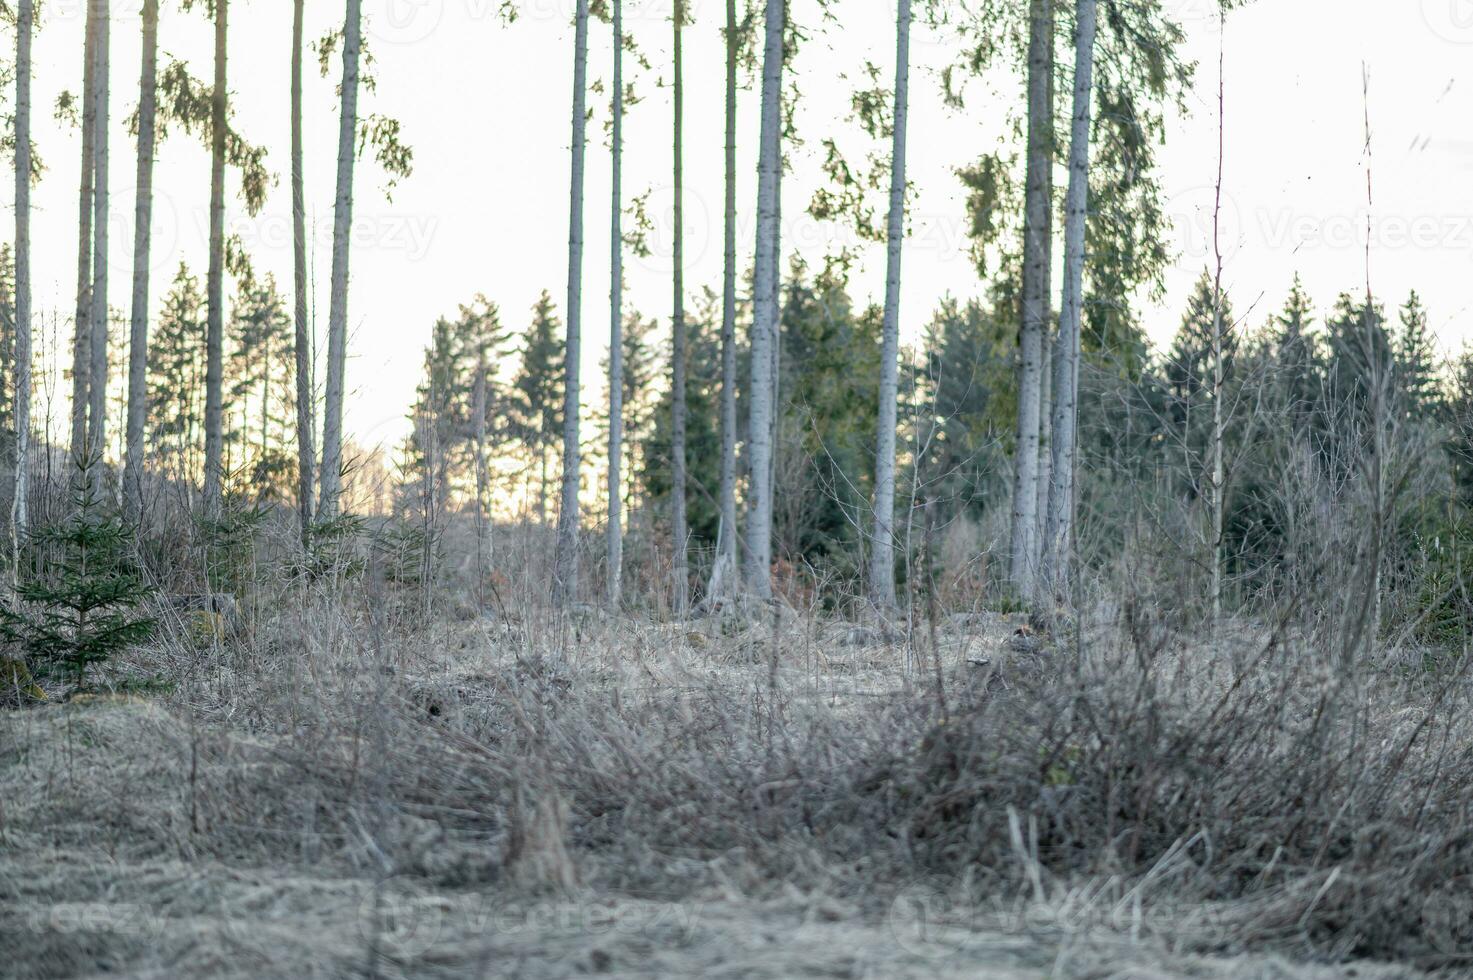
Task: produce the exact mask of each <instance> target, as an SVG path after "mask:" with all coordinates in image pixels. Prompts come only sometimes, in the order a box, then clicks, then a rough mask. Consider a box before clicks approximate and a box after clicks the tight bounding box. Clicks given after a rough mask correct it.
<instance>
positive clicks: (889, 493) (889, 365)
mask: <svg viewBox="0 0 1473 980" xmlns="http://www.w3.org/2000/svg"><path fill="white" fill-rule="evenodd" d="M909 87H910V0H897V3H896V13H895V111H894V119H893V122H892V126H891V134H890V214H889V219H888V221H887V222H886V228H885V313H884V321H883V325H882V327H881V332H882V339H881V342H880V404H879V417H878V422H877V429H878V431H877V433H876V436H877V437H876V440H875V443H876V448H875V507H874V517H873V520H874V540H873V543H872V545H871V547H870V567H869V593H870V595H869V597H870V602H872V603H873V604H874V605H875V606H876V607H877V608H879V609H882V610H885V611H887V612H888V611H889V610H891V609H893V608H894V607H895V545H894V537H895V416H896V410H897V407H898V406H897V399H898V397H899V393H898V391H897V390H896V384H897V374H898V371H899V365H898V364H897V363H896V361H897V358H898V357H899V346H900V253H901V243H902V241H903V239H904V237H905V135H906V134H905V125H906V117H907V114H908V113H907V110H908V96H909Z"/></svg>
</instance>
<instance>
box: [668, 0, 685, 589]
mask: <svg viewBox="0 0 1473 980" xmlns="http://www.w3.org/2000/svg"><path fill="white" fill-rule="evenodd" d="M684 19H685V9H684V4H683V3H682V2H681V0H675V10H674V13H673V15H672V16H671V21H672V22H673V24H674V40H673V45H674V48H673V49H674V62H675V64H674V75H675V77H674V80H673V95H674V102H675V139H674V183H675V214H674V218H675V228H674V235H675V247H674V253H675V254H674V265H675V273H674V277H673V278H674V290H675V296H674V305H673V307H672V311H673V312H672V313H671V317H670V334H671V357H670V384H671V392H670V457H671V459H670V503H671V508H670V510H671V515H670V530H671V537H672V539H673V540H672V541H671V552H672V560H671V566H672V567H671V574H672V576H673V578H674V593H673V600H674V601H673V608H674V610H675V614H676V615H677V616H683V615H685V613H686V611H687V610H688V608H689V604H690V572H689V569H688V568H687V567H686V561H687V555H688V547H687V545H688V542H687V538H688V537H689V531H688V529H687V527H686V511H685V484H686V475H685V367H686V364H685V245H684V241H683V239H684V237H685V214H684V210H683V202H682V200H681V197H682V193H683V191H684V186H683V185H684V179H685V175H684V172H683V168H684V163H683V161H682V159H681V130H682V125H683V122H684V118H683V117H684V108H685V106H684V99H685V92H684V90H683V84H682V78H681V73H682V64H681V46H680V33H681V28H682V27H683V26H684V25H683V21H684Z"/></svg>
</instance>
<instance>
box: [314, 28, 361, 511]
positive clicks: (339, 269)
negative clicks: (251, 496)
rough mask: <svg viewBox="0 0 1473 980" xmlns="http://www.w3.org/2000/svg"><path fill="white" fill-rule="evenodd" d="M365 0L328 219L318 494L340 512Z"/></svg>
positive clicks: (353, 36)
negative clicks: (350, 246)
mask: <svg viewBox="0 0 1473 980" xmlns="http://www.w3.org/2000/svg"><path fill="white" fill-rule="evenodd" d="M362 15H363V0H348V9H347V15H346V17H345V19H344V21H343V84H342V96H341V97H342V100H343V102H342V107H341V113H340V115H339V117H338V173H337V197H336V199H335V201H334V202H333V217H332V285H331V293H330V294H329V299H328V310H327V404H326V406H325V411H324V414H323V420H322V476H321V480H322V494H321V499H320V500H319V501H318V508H317V509H318V512H319V513H320V514H321V516H322V517H324V518H333V517H336V516H337V513H338V496H339V494H340V493H341V491H342V471H343V396H344V389H343V385H344V381H345V375H346V374H347V367H348V244H349V243H348V237H349V233H350V232H351V231H352V228H353V160H354V151H355V149H356V140H357V134H358V57H359V52H360V50H361V48H362V45H363V38H362V20H363V16H362Z"/></svg>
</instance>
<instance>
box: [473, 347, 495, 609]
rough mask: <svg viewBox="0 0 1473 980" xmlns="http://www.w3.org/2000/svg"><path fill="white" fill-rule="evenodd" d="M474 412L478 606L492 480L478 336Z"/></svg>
mask: <svg viewBox="0 0 1473 980" xmlns="http://www.w3.org/2000/svg"><path fill="white" fill-rule="evenodd" d="M471 411H472V412H474V413H475V419H474V420H473V422H472V424H471V437H472V440H473V441H474V443H475V453H476V460H475V465H476V602H477V605H478V607H479V608H485V606H486V594H485V593H486V569H487V562H488V561H489V559H490V550H491V535H490V528H489V527H488V521H487V519H486V486H487V484H489V483H490V482H491V480H490V475H489V474H488V473H487V472H486V352H485V350H484V349H482V348H481V347H480V345H479V338H478V344H477V350H476V381H475V385H474V387H473V388H472V391H471Z"/></svg>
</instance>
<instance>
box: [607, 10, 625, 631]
mask: <svg viewBox="0 0 1473 980" xmlns="http://www.w3.org/2000/svg"><path fill="white" fill-rule="evenodd" d="M613 17H614V105H613V116H614V118H613V131H612V133H611V139H612V142H611V148H610V163H611V165H612V169H613V193H612V201H611V202H610V208H609V224H610V228H609V479H608V490H609V522H608V550H609V553H608V586H609V608H610V609H612V610H617V609H618V608H619V592H620V589H621V588H622V586H623V576H624V525H623V518H624V514H623V497H622V496H621V494H622V490H621V489H620V479H621V475H622V470H623V463H624V320H623V313H624V299H623V296H624V211H623V203H624V202H623V188H622V184H621V181H622V174H623V169H622V168H623V155H624V4H623V0H613Z"/></svg>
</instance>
